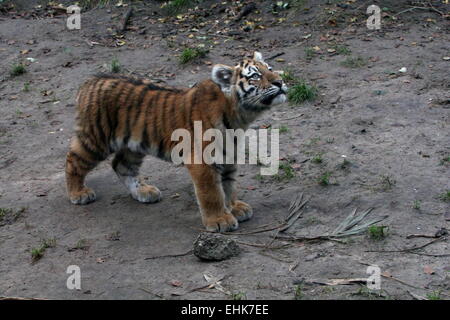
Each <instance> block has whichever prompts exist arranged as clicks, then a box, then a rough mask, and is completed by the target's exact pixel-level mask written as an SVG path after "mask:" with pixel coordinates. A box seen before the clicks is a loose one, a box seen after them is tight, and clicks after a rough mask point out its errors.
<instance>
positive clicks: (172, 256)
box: [144, 249, 194, 260]
mask: <svg viewBox="0 0 450 320" xmlns="http://www.w3.org/2000/svg"><path fill="white" fill-rule="evenodd" d="M193 251H194V250H192V249H191V250H189V251H187V252H185V253H178V254H167V255H162V256H154V257H148V258H145V259H144V260H153V259H160V258H176V257H183V256H187V255H189V254H191V253H192V252H193Z"/></svg>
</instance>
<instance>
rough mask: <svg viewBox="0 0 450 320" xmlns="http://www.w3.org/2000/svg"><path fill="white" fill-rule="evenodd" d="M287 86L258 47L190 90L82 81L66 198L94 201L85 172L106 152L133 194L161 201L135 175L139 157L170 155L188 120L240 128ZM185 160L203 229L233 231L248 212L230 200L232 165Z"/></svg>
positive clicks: (116, 79)
mask: <svg viewBox="0 0 450 320" xmlns="http://www.w3.org/2000/svg"><path fill="white" fill-rule="evenodd" d="M286 90H287V88H286V86H285V85H284V83H283V81H282V79H281V77H280V75H279V74H278V73H276V72H273V71H272V69H271V67H269V65H268V64H267V63H265V62H264V60H263V58H262V55H261V54H260V53H259V52H255V53H254V56H253V59H244V60H243V61H242V62H241V63H239V64H238V65H237V66H235V67H229V66H225V65H215V66H214V67H213V70H212V77H211V79H210V80H205V81H203V82H201V83H198V84H197V85H195V86H194V87H192V88H190V89H177V88H172V87H166V86H159V85H155V84H152V83H150V82H148V81H146V80H135V79H131V78H126V77H122V76H113V75H99V76H96V77H94V78H92V79H90V80H88V81H86V82H85V83H84V84H83V85H82V86H81V88H80V90H79V92H78V96H77V105H78V117H77V121H76V123H77V124H76V127H75V131H76V133H75V136H74V137H73V139H72V142H71V145H70V150H69V152H68V153H67V160H66V182H67V191H68V195H69V198H70V201H71V202H72V203H73V204H87V203H89V202H92V201H94V200H95V193H94V191H93V190H92V189H90V188H88V187H86V186H85V185H84V180H85V177H86V175H87V174H88V173H89V171H91V170H92V169H93V168H94V167H95V166H96V165H97V164H98V163H99V162H100V161H102V160H105V159H106V158H107V157H108V155H110V154H112V153H115V157H114V160H113V161H112V167H113V169H114V171H115V172H116V174H117V175H118V177H119V178H120V180H121V181H122V182H123V183H124V184H125V186H126V187H127V188H128V190H129V192H130V193H131V196H132V197H133V198H134V199H136V200H138V201H140V202H144V203H153V202H157V201H160V200H161V192H160V191H159V190H158V188H156V187H155V186H151V185H147V184H145V183H144V182H143V181H142V179H140V177H139V167H140V166H141V164H142V160H143V158H144V157H145V155H147V154H152V155H154V156H157V157H159V158H162V159H165V160H170V154H171V150H172V148H173V147H174V146H175V145H176V143H177V142H176V141H172V140H171V134H172V132H173V131H174V130H175V129H178V128H183V129H187V130H189V131H190V132H191V133H192V132H193V124H194V121H201V123H202V129H203V130H204V131H206V130H208V129H210V128H217V129H220V130H224V129H238V128H241V129H244V130H245V129H246V128H248V126H249V124H250V123H251V122H252V121H253V120H254V119H255V118H256V117H257V116H258V115H260V114H261V113H262V112H263V111H264V110H267V109H269V108H270V107H271V106H273V105H277V104H280V103H283V102H285V100H286ZM192 136H193V135H192ZM202 143H203V146H205V143H204V142H202ZM185 166H186V167H187V169H188V170H189V173H190V175H191V177H192V180H193V183H194V187H195V193H196V196H197V201H198V204H199V207H200V212H201V216H202V222H203V224H204V226H205V227H206V229H207V230H209V231H218V232H223V231H232V230H236V229H237V227H238V221H239V222H241V221H245V220H248V219H250V218H251V217H252V215H253V211H252V208H251V207H250V206H249V205H248V204H247V203H245V202H242V201H239V200H237V198H236V191H235V188H234V184H235V176H236V170H237V169H236V165H233V164H225V165H207V164H205V163H202V164H185Z"/></svg>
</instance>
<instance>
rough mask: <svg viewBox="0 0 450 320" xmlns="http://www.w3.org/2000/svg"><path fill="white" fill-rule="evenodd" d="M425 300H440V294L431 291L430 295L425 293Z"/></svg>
mask: <svg viewBox="0 0 450 320" xmlns="http://www.w3.org/2000/svg"><path fill="white" fill-rule="evenodd" d="M426 298H427V299H428V300H442V297H441V292H440V291H438V290H437V291H433V292H431V293H427V296H426Z"/></svg>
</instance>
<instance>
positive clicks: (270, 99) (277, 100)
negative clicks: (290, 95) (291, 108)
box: [261, 88, 287, 106]
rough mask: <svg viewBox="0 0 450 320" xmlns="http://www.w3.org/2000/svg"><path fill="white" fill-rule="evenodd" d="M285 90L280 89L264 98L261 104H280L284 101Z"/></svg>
mask: <svg viewBox="0 0 450 320" xmlns="http://www.w3.org/2000/svg"><path fill="white" fill-rule="evenodd" d="M286 94H287V92H286V90H285V89H284V88H280V90H278V91H277V92H275V93H273V94H271V95H269V96H267V97H265V98H264V99H263V100H262V101H261V103H262V104H264V105H267V106H270V105H276V104H281V103H284V102H285V101H286V98H287V97H286Z"/></svg>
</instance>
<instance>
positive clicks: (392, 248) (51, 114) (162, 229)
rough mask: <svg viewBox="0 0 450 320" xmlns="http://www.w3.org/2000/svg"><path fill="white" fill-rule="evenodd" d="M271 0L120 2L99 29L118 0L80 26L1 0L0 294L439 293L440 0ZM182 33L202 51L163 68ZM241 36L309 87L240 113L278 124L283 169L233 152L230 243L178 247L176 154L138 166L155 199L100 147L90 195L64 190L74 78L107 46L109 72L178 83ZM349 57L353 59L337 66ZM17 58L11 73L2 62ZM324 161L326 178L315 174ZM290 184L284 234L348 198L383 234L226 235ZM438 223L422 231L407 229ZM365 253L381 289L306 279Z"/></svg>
mask: <svg viewBox="0 0 450 320" xmlns="http://www.w3.org/2000/svg"><path fill="white" fill-rule="evenodd" d="M273 2H274V1H256V3H257V9H258V11H253V12H251V13H250V14H249V15H248V16H246V17H243V18H242V19H241V20H240V21H234V19H235V18H236V16H237V15H239V10H242V5H243V4H245V3H244V2H243V1H241V2H239V1H223V0H221V1H203V2H201V3H199V4H198V6H199V7H198V8H197V9H195V10H190V11H189V10H187V9H183V10H182V11H181V13H180V14H179V15H174V16H169V15H168V14H167V12H166V11H164V9H161V8H160V4H161V2H155V1H148V3H147V4H146V5H143V4H142V3H140V2H133V6H134V7H135V10H134V15H133V16H132V18H131V20H130V23H129V25H128V29H127V30H126V31H124V32H116V26H117V25H118V24H119V23H120V20H121V18H122V16H123V14H124V13H125V12H126V10H127V9H128V8H129V6H115V3H117V2H116V1H113V2H112V3H111V4H109V5H106V6H98V7H95V8H93V9H89V10H87V11H83V12H82V15H81V30H72V31H69V30H67V28H66V19H67V16H66V15H65V14H63V13H61V12H60V11H59V10H57V9H55V10H52V9H51V8H50V7H47V6H46V5H45V4H44V5H42V4H43V3H44V1H34V2H33V1H26V2H25V1H22V3H21V2H20V1H17V2H16V6H15V7H14V8H13V7H10V6H9V4H8V2H7V1H6V4H5V3H3V4H2V5H3V9H2V11H1V15H0V59H1V62H0V108H1V109H0V112H1V117H0V150H1V152H0V208H1V211H0V212H1V216H0V296H6V297H33V298H47V299H58V298H63V299H233V298H234V299H239V298H247V299H295V298H297V299H417V298H420V297H423V298H425V299H435V298H441V299H448V298H449V297H450V274H449V272H450V259H449V255H450V246H449V242H448V238H447V237H446V235H445V233H446V230H445V229H447V230H448V229H449V228H450V225H449V223H450V222H449V220H450V199H449V198H450V196H449V194H448V192H449V190H450V179H449V178H450V158H449V156H450V130H449V129H450V94H449V89H450V82H449V71H450V61H449V58H448V57H449V56H450V46H449V34H450V33H449V23H448V22H449V20H448V15H447V16H445V14H448V11H449V5H448V4H445V1H431V3H432V5H433V7H432V8H431V9H430V7H428V5H429V2H428V1H423V2H420V1H371V2H368V1H305V2H304V4H303V6H300V7H296V8H290V9H279V10H278V9H277V10H278V11H279V12H278V13H277V14H275V13H273V7H272V3H273ZM293 2H296V1H293ZM24 3H26V4H24ZM63 3H64V2H63ZM39 4H41V7H35V6H37V5H39ZM64 4H67V2H65V3H64ZM369 4H378V5H379V6H380V7H381V8H383V11H382V16H383V19H382V25H381V26H382V28H381V30H379V31H372V30H368V29H367V27H366V24H365V21H366V19H367V17H368V16H367V15H366V8H367V6H368V5H369ZM411 6H415V7H419V8H415V9H411V8H412V7H411ZM408 9H409V10H408ZM405 10H406V11H405ZM396 14H397V15H396ZM199 44H203V45H205V48H208V49H209V53H208V55H207V56H206V57H204V58H202V59H199V60H198V61H194V62H191V63H188V64H186V65H180V63H179V62H178V60H179V58H178V57H179V55H180V53H181V51H182V50H183V48H185V47H187V46H191V47H192V46H197V45H199ZM342 47H345V48H347V49H345V50H341V49H342ZM253 50H260V51H261V52H263V54H264V55H265V56H266V57H273V56H274V55H277V54H281V53H282V55H279V56H278V57H276V58H274V59H272V60H269V61H268V62H269V63H270V64H272V65H273V67H274V69H289V70H291V71H292V72H293V73H294V74H295V75H296V76H298V77H301V78H302V79H305V80H306V81H307V82H308V83H310V84H314V85H315V86H316V87H317V88H318V93H319V96H318V97H317V99H316V100H314V101H312V102H305V103H303V104H301V105H283V106H280V107H276V108H274V109H272V110H271V111H269V112H267V113H265V114H264V115H263V116H262V117H261V118H260V119H259V120H258V121H257V122H256V123H255V125H254V127H267V126H269V125H270V126H271V127H272V128H280V127H283V128H284V129H283V130H282V131H283V133H281V134H280V157H281V158H282V159H283V161H284V162H283V163H289V167H290V168H291V169H292V170H294V176H293V177H291V178H289V177H287V176H286V177H284V176H283V175H281V176H279V177H278V179H277V177H272V178H270V177H264V178H261V177H260V176H259V175H258V173H259V169H260V168H259V167H258V166H252V165H243V166H242V168H241V169H240V175H239V179H238V181H239V186H240V192H239V194H240V198H241V199H242V200H244V201H246V202H248V203H250V204H251V205H252V206H253V209H254V213H255V214H254V217H253V219H252V220H250V221H249V222H245V223H241V225H240V228H239V230H238V231H237V233H235V234H234V235H228V236H229V237H231V238H232V239H235V240H237V241H238V242H239V245H240V247H241V248H242V252H241V253H240V255H239V256H237V257H234V258H231V259H229V260H226V261H222V262H209V263H207V262H202V261H200V260H199V259H197V258H196V257H195V256H194V255H193V254H184V255H183V253H186V252H188V251H189V250H190V249H192V243H193V241H194V240H195V238H196V237H197V235H198V234H199V232H200V230H201V229H202V226H201V220H200V216H199V212H198V208H197V204H196V200H195V196H194V191H193V187H192V184H191V182H190V179H189V176H188V173H187V172H186V171H185V169H184V168H182V167H176V166H173V165H172V164H170V163H167V162H162V161H159V160H156V159H154V158H151V157H148V158H146V160H145V162H144V165H143V168H142V173H143V175H144V176H145V177H146V178H147V179H148V180H149V181H151V182H152V183H154V184H155V185H156V186H158V187H159V188H160V189H161V191H162V192H163V201H162V202H160V203H157V204H152V205H144V204H141V203H138V202H136V201H135V200H133V199H132V198H131V197H130V196H129V195H128V194H127V192H126V189H125V188H124V186H123V185H121V184H120V182H119V181H118V178H117V177H116V176H115V174H114V173H113V171H112V169H111V167H110V163H109V162H110V161H105V162H103V163H102V164H101V165H99V166H98V168H96V169H95V171H94V172H92V173H91V174H90V175H89V176H88V179H87V184H88V185H89V186H91V187H92V188H94V189H95V190H96V192H97V196H98V198H97V201H96V202H94V203H92V204H89V205H87V206H74V205H71V204H70V202H69V201H68V199H67V196H66V192H65V180H64V162H65V154H66V152H67V150H68V142H69V139H70V137H71V136H72V134H73V125H74V118H75V106H74V103H75V94H76V90H77V88H78V86H79V85H80V84H81V83H82V82H83V81H84V80H85V79H87V78H88V77H89V76H91V75H92V74H94V73H96V72H99V71H107V69H108V68H109V65H110V64H111V61H112V60H113V59H117V60H118V61H120V65H121V69H122V73H124V74H130V75H134V76H140V77H147V78H150V79H153V80H154V81H164V82H167V83H168V84H171V85H176V86H189V85H193V84H194V83H195V82H196V81H198V80H201V79H204V78H207V77H209V74H210V70H211V63H212V64H214V63H225V64H233V63H236V62H238V61H239V60H240V59H241V58H242V57H243V56H244V55H246V54H249V53H251V52H253ZM349 51H350V52H349ZM351 57H361V59H360V61H362V62H363V63H362V64H361V65H359V66H358V65H354V64H353V65H352V64H351V62H350V65H348V62H349V60H348V59H349V58H351ZM27 58H32V59H27ZM30 60H31V61H30ZM345 61H347V66H346V65H344V64H342V62H345ZM19 62H22V63H24V64H25V65H26V71H27V72H26V73H25V74H22V75H18V76H13V75H11V74H10V72H11V69H12V67H11V66H12V65H13V64H15V63H19ZM402 68H406V70H405V69H403V70H402V71H406V72H401V71H400V70H401V69H402ZM317 155H320V157H321V159H322V161H320V160H319V161H318V160H317ZM344 160H345V161H344ZM325 173H329V174H330V178H329V184H328V185H321V184H319V183H318V180H319V178H320V177H321V176H323V175H324V174H325ZM300 193H303V194H304V196H305V197H307V198H309V199H310V200H309V202H308V204H307V205H306V207H305V209H304V212H303V215H302V217H301V218H300V219H299V220H298V221H297V222H296V223H295V225H294V226H293V227H292V228H290V229H289V230H288V231H287V232H286V233H287V234H289V235H297V236H300V235H301V236H316V235H321V234H324V233H327V232H330V231H332V230H334V229H335V228H336V227H337V225H338V224H339V223H340V222H341V221H342V220H343V219H344V218H345V217H346V216H347V215H348V214H349V213H350V212H352V210H353V209H355V208H359V209H360V210H365V209H368V208H374V210H373V211H372V213H371V218H377V217H382V216H384V215H387V216H388V218H387V219H386V220H384V221H382V222H381V223H379V225H383V226H388V229H387V230H388V231H387V235H386V236H385V237H384V238H382V239H378V240H377V239H373V238H372V237H371V236H370V234H369V233H367V232H365V233H363V234H362V235H358V236H353V237H348V238H345V239H342V240H343V242H336V241H326V240H323V241H294V242H292V241H281V240H274V239H273V236H274V234H275V232H276V231H270V232H261V233H255V234H239V233H248V232H251V231H253V230H260V229H258V228H259V227H260V226H263V225H269V226H274V225H277V224H278V223H279V222H280V221H282V220H283V219H284V218H285V217H286V215H287V214H288V208H289V204H290V202H291V201H292V200H293V199H295V198H296V196H297V195H298V194H300ZM439 230H441V233H440V235H441V236H440V237H439V235H438V237H437V238H426V237H408V236H410V235H413V234H420V235H427V236H434V235H435V233H436V232H437V231H439ZM42 241H46V242H47V246H48V248H46V249H45V250H43V251H44V252H43V255H42V257H41V258H40V259H38V260H36V261H33V259H32V252H33V249H36V248H39V247H40V246H42ZM283 244H287V246H284V247H283V246H282V245H283ZM280 246H282V248H279V247H280ZM421 246H424V247H423V248H421V249H416V250H408V249H410V248H414V247H421ZM383 251H384V252H383ZM167 255H179V256H174V257H167ZM160 256H166V257H160ZM69 265H77V266H79V267H80V270H81V287H82V288H81V290H69V289H68V288H67V287H66V280H67V278H68V276H69V275H68V274H67V273H66V269H67V267H68V266H69ZM367 265H378V266H379V267H380V269H381V272H382V275H383V276H382V278H381V290H369V289H367V288H366V287H365V286H364V285H360V284H351V285H336V286H329V285H324V284H320V282H323V281H325V282H326V281H329V280H330V279H351V278H366V277H367V276H368V274H367V273H366V269H367ZM205 274H207V275H210V276H212V277H216V278H219V279H222V278H223V280H222V281H221V286H215V287H214V288H209V289H198V288H201V287H204V286H205V285H206V284H207V282H206V280H205V278H204V275H205Z"/></svg>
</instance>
